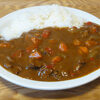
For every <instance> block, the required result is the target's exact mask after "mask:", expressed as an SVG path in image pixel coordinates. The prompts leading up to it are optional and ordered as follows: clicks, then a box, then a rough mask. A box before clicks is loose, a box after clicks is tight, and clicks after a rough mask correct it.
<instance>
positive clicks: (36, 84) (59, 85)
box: [0, 7, 100, 90]
mask: <svg viewBox="0 0 100 100" xmlns="http://www.w3.org/2000/svg"><path fill="white" fill-rule="evenodd" d="M31 8H32V7H30V8H26V9H31ZM66 8H67V9H69V10H70V11H71V12H73V13H76V14H78V15H79V16H80V17H84V18H85V19H87V20H88V21H92V22H95V23H97V24H100V19H98V18H97V17H95V16H93V15H91V14H89V13H86V12H84V11H81V10H77V9H74V8H69V7H66ZM0 76H1V77H2V78H4V79H6V80H8V81H10V82H12V83H14V84H17V85H20V86H22V87H26V88H31V89H40V90H61V89H69V88H73V87H77V86H81V85H83V84H86V83H88V82H91V81H93V80H94V79H96V78H98V77H99V76H100V69H98V70H96V71H94V72H92V73H90V74H88V75H86V76H83V77H81V78H77V79H72V80H66V81H59V82H41V81H34V80H29V79H24V78H22V77H19V76H17V75H14V74H12V73H10V72H8V71H7V70H5V69H4V68H3V67H1V66H0Z"/></svg>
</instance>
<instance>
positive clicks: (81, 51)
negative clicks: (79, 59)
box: [79, 46, 88, 54]
mask: <svg viewBox="0 0 100 100" xmlns="http://www.w3.org/2000/svg"><path fill="white" fill-rule="evenodd" d="M79 53H81V54H83V53H85V54H87V53H88V48H87V47H85V46H80V47H79Z"/></svg>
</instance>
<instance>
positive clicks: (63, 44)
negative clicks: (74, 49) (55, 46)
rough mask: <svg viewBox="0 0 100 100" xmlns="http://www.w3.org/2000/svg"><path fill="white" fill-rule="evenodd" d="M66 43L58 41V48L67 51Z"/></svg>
mask: <svg viewBox="0 0 100 100" xmlns="http://www.w3.org/2000/svg"><path fill="white" fill-rule="evenodd" d="M67 49H68V48H67V45H66V44H65V43H63V42H62V43H60V45H59V50H61V51H63V52H66V51H67Z"/></svg>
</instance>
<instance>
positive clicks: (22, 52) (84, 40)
mask: <svg viewBox="0 0 100 100" xmlns="http://www.w3.org/2000/svg"><path fill="white" fill-rule="evenodd" d="M0 64H1V65H2V66H3V67H4V68H6V69H7V70H8V71H10V72H12V73H14V74H16V75H19V76H21V77H24V78H28V79H32V80H39V81H61V80H69V79H73V78H78V77H82V76H84V75H87V74H89V73H91V72H93V71H95V70H97V69H98V68H100V26H99V25H96V24H94V23H92V22H87V23H84V25H83V26H82V27H81V28H76V27H73V28H56V27H55V28H51V27H49V28H44V29H39V30H35V29H34V30H31V31H30V32H28V33H24V34H23V35H22V36H21V37H20V38H18V39H13V40H10V41H3V40H0Z"/></svg>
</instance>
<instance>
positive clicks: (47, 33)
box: [42, 30, 50, 38]
mask: <svg viewBox="0 0 100 100" xmlns="http://www.w3.org/2000/svg"><path fill="white" fill-rule="evenodd" d="M49 35H50V31H49V30H44V31H43V33H42V37H43V38H48V37H49Z"/></svg>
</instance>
